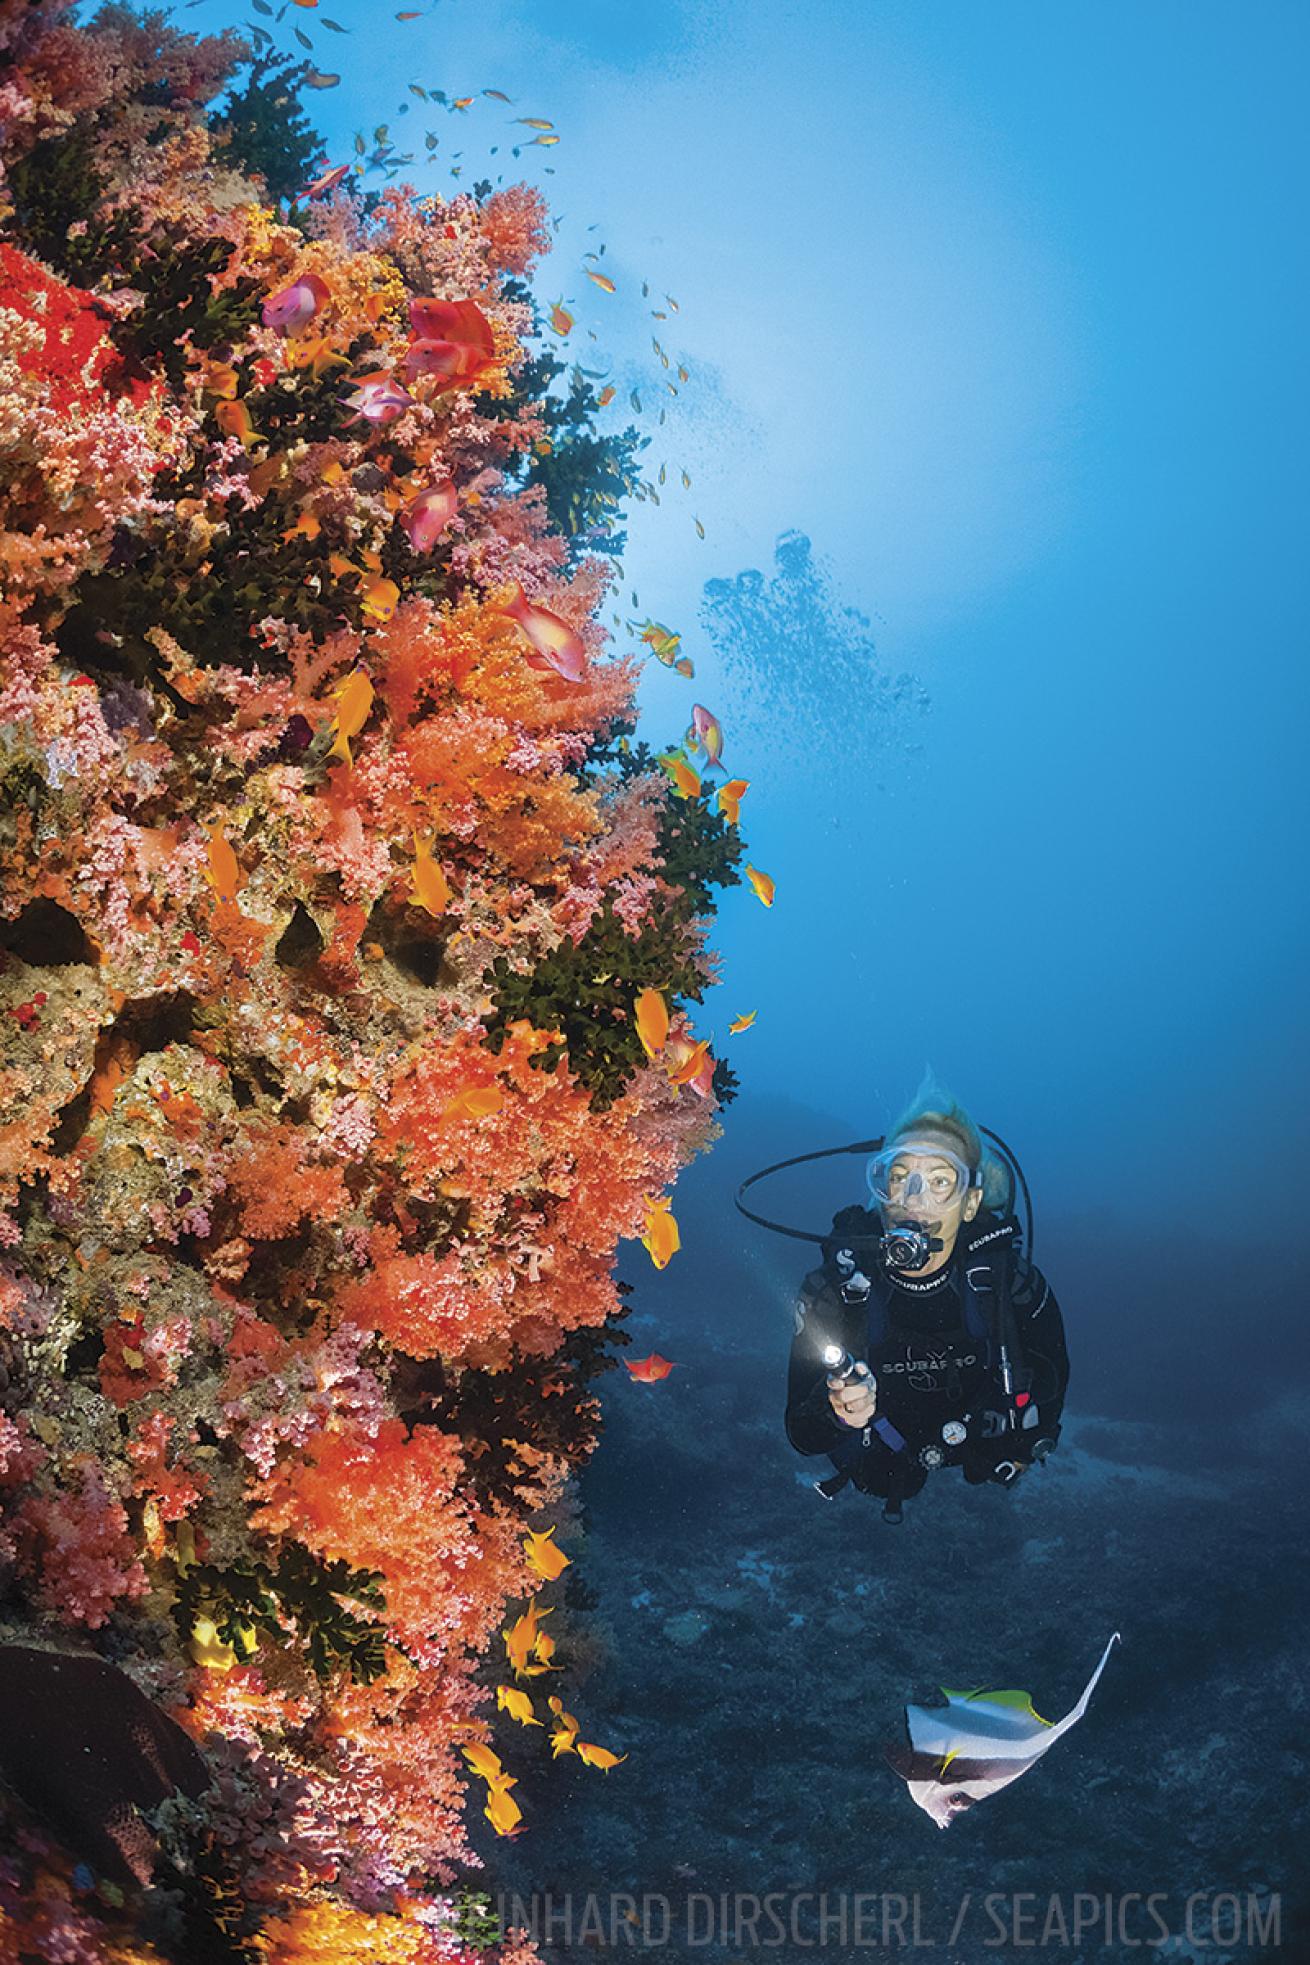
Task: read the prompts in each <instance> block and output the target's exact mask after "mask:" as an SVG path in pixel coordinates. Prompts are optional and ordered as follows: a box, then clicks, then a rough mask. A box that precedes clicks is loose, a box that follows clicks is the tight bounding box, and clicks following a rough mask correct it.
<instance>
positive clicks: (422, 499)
mask: <svg viewBox="0 0 1310 1965" xmlns="http://www.w3.org/2000/svg"><path fill="white" fill-rule="evenodd" d="M458 510H459V496H458V494H457V492H456V490H455V487H454V485H453V484H452V482H451V480H450V479H449V478H445V479H443V481H442V482H441V483H440V484H433V485H429V486H428V488H427V490H426V491H420V493H419V495H418V497H417V498H415V499H413V500H412V501H411V502H410V503H409V504H408V505H406V507H405V509H404V511H403V512H402V513H401V515H400V523H401V525H402V526H403V527H404V529H405V534H406V537H407V538H408V540H409V543H410V546H411V548H412V549H413V551H414V552H416V553H430V552H431V551H432V548H433V547H434V546H435V545H436V543H437V541H438V539H439V538H440V537H441V535H442V533H443V532H444V531H445V529H446V527H447V526H448V525H449V524H450V521H451V520H452V519H453V518H454V516H455V513H456V512H457V511H458Z"/></svg>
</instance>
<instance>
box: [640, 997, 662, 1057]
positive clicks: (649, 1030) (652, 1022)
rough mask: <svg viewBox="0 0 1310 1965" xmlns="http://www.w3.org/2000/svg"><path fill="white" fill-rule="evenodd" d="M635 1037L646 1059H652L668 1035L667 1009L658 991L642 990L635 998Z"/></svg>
mask: <svg viewBox="0 0 1310 1965" xmlns="http://www.w3.org/2000/svg"><path fill="white" fill-rule="evenodd" d="M636 1007H637V1035H638V1037H640V1039H641V1047H642V1049H643V1050H644V1051H645V1053H646V1056H647V1057H648V1058H653V1057H654V1055H655V1053H656V1052H657V1051H658V1050H661V1049H662V1048H663V1045H664V1040H665V1038H666V1037H667V1036H668V1034H669V1009H668V1005H667V1003H666V1002H665V1001H664V998H663V997H662V996H661V995H660V992H659V991H658V989H643V990H642V991H641V993H640V995H639V996H638V998H637V1006H636Z"/></svg>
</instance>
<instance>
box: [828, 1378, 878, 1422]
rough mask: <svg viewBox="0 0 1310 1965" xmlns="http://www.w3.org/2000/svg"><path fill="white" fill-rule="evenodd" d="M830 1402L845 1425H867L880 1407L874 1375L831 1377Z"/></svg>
mask: <svg viewBox="0 0 1310 1965" xmlns="http://www.w3.org/2000/svg"><path fill="white" fill-rule="evenodd" d="M828 1403H829V1404H830V1405H831V1407H832V1409H833V1411H834V1412H835V1413H836V1415H837V1417H838V1419H840V1420H841V1421H842V1424H843V1425H845V1426H867V1425H868V1423H869V1421H870V1420H871V1419H872V1418H873V1415H874V1413H875V1412H876V1411H877V1409H878V1388H877V1386H876V1385H875V1384H874V1382H873V1379H872V1377H865V1376H861V1377H859V1378H832V1377H830V1378H829V1380H828Z"/></svg>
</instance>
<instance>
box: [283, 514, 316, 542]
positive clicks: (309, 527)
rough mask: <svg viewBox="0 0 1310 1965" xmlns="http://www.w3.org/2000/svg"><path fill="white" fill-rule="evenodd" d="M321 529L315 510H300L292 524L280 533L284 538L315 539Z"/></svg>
mask: <svg viewBox="0 0 1310 1965" xmlns="http://www.w3.org/2000/svg"><path fill="white" fill-rule="evenodd" d="M322 530H323V528H322V526H321V525H320V523H319V518H318V514H317V512H302V513H301V514H300V517H299V518H298V519H297V520H296V522H295V524H294V525H289V526H288V527H287V529H286V531H285V532H284V533H283V534H282V537H283V538H284V539H317V538H318V535H319V533H320V532H321V531H322Z"/></svg>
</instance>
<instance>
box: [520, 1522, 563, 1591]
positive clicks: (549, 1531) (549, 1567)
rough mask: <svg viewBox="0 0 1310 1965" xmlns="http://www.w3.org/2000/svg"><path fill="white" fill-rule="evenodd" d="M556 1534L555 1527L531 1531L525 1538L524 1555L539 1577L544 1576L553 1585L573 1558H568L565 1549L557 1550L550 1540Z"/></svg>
mask: <svg viewBox="0 0 1310 1965" xmlns="http://www.w3.org/2000/svg"><path fill="white" fill-rule="evenodd" d="M554 1533H555V1530H554V1528H553V1527H552V1528H545V1529H541V1530H540V1531H537V1530H530V1531H529V1533H528V1534H527V1535H526V1536H525V1537H524V1538H523V1553H524V1554H525V1555H526V1557H527V1559H528V1561H529V1562H530V1563H531V1564H532V1567H533V1568H534V1569H535V1570H536V1572H537V1574H538V1576H544V1577H545V1579H546V1581H547V1582H548V1583H553V1582H554V1581H555V1578H556V1577H557V1576H558V1575H559V1574H560V1573H561V1571H562V1570H565V1569H567V1568H568V1566H569V1564H570V1562H571V1561H572V1557H571V1556H566V1555H565V1553H564V1551H563V1549H557V1548H556V1547H555V1544H554V1543H553V1542H552V1541H551V1539H550V1538H551V1536H552V1535H553V1534H554Z"/></svg>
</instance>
